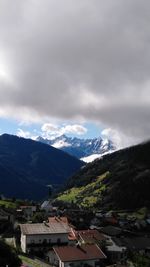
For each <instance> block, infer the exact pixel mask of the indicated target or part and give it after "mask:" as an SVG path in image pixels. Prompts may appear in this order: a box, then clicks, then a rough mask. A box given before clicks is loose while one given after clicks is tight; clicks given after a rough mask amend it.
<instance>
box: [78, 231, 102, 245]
mask: <svg viewBox="0 0 150 267" xmlns="http://www.w3.org/2000/svg"><path fill="white" fill-rule="evenodd" d="M76 233H77V236H79V237H80V238H81V239H82V240H83V241H84V242H96V241H99V242H100V241H103V240H106V237H105V236H104V235H103V234H101V233H99V232H98V231H97V230H80V231H77V232H76Z"/></svg>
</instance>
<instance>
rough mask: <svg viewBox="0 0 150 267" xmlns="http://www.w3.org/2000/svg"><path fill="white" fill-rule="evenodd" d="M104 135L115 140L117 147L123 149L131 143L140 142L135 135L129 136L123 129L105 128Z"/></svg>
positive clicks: (102, 133)
mask: <svg viewBox="0 0 150 267" xmlns="http://www.w3.org/2000/svg"><path fill="white" fill-rule="evenodd" d="M101 135H102V137H103V138H104V139H105V138H106V139H109V140H111V141H112V142H113V144H114V145H115V147H116V148H117V149H121V148H124V147H127V146H129V145H130V144H136V143H138V142H139V140H138V139H135V138H134V139H133V137H128V136H127V135H124V134H123V133H122V132H121V131H119V130H116V129H111V128H105V129H104V130H103V131H102V132H101Z"/></svg>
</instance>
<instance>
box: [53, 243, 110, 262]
mask: <svg viewBox="0 0 150 267" xmlns="http://www.w3.org/2000/svg"><path fill="white" fill-rule="evenodd" d="M53 249H54V251H55V253H56V255H57V256H58V258H59V259H60V260H61V261H63V262H70V261H81V260H82V261H84V260H94V259H105V258H106V256H105V254H104V253H103V252H102V250H101V249H100V248H99V247H98V246H97V245H95V244H94V245H84V246H63V247H54V248H53Z"/></svg>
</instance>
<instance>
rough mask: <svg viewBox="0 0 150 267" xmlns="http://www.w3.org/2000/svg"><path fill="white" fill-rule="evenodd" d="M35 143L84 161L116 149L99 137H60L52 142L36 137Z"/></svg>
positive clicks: (109, 141) (109, 142)
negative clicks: (48, 146)
mask: <svg viewBox="0 0 150 267" xmlns="http://www.w3.org/2000/svg"><path fill="white" fill-rule="evenodd" d="M37 141H39V142H42V143H45V144H48V145H51V146H53V147H55V148H59V149H61V150H63V151H65V152H67V153H68V154H70V155H72V156H75V157H77V158H79V159H83V160H85V161H87V160H86V158H87V157H89V156H90V157H91V161H92V160H93V159H95V158H97V157H99V156H101V155H103V154H104V153H109V152H112V151H114V150H115V149H116V147H115V145H114V144H113V142H112V141H111V140H108V139H102V138H101V137H99V138H94V139H80V138H76V137H74V138H71V137H67V136H66V135H61V136H59V137H56V138H55V139H53V140H49V139H44V138H42V137H38V138H37ZM89 161H90V160H89Z"/></svg>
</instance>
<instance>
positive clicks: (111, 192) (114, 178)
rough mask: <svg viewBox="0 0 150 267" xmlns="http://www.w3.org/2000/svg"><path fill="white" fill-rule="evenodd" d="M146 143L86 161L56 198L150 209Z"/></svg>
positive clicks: (109, 206) (98, 205) (97, 205)
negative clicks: (89, 161)
mask: <svg viewBox="0 0 150 267" xmlns="http://www.w3.org/2000/svg"><path fill="white" fill-rule="evenodd" d="M149 155H150V142H147V143H143V144H140V145H136V146H132V147H129V148H126V149H122V150H120V151H116V152H114V153H112V154H109V155H105V156H103V158H101V159H97V160H95V161H94V162H92V163H89V164H87V165H86V166H85V167H84V168H82V169H81V170H80V171H79V172H78V173H76V174H75V175H74V176H73V177H72V178H71V179H69V180H68V182H67V184H66V188H65V191H64V192H62V193H60V194H59V196H58V198H57V201H61V202H63V203H68V204H69V203H70V204H72V203H74V204H75V205H77V206H79V207H85V208H92V209H93V208H97V209H101V208H103V209H104V208H106V209H128V210H129V209H136V208H141V207H148V208H150V193H149V188H150V157H149Z"/></svg>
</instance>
